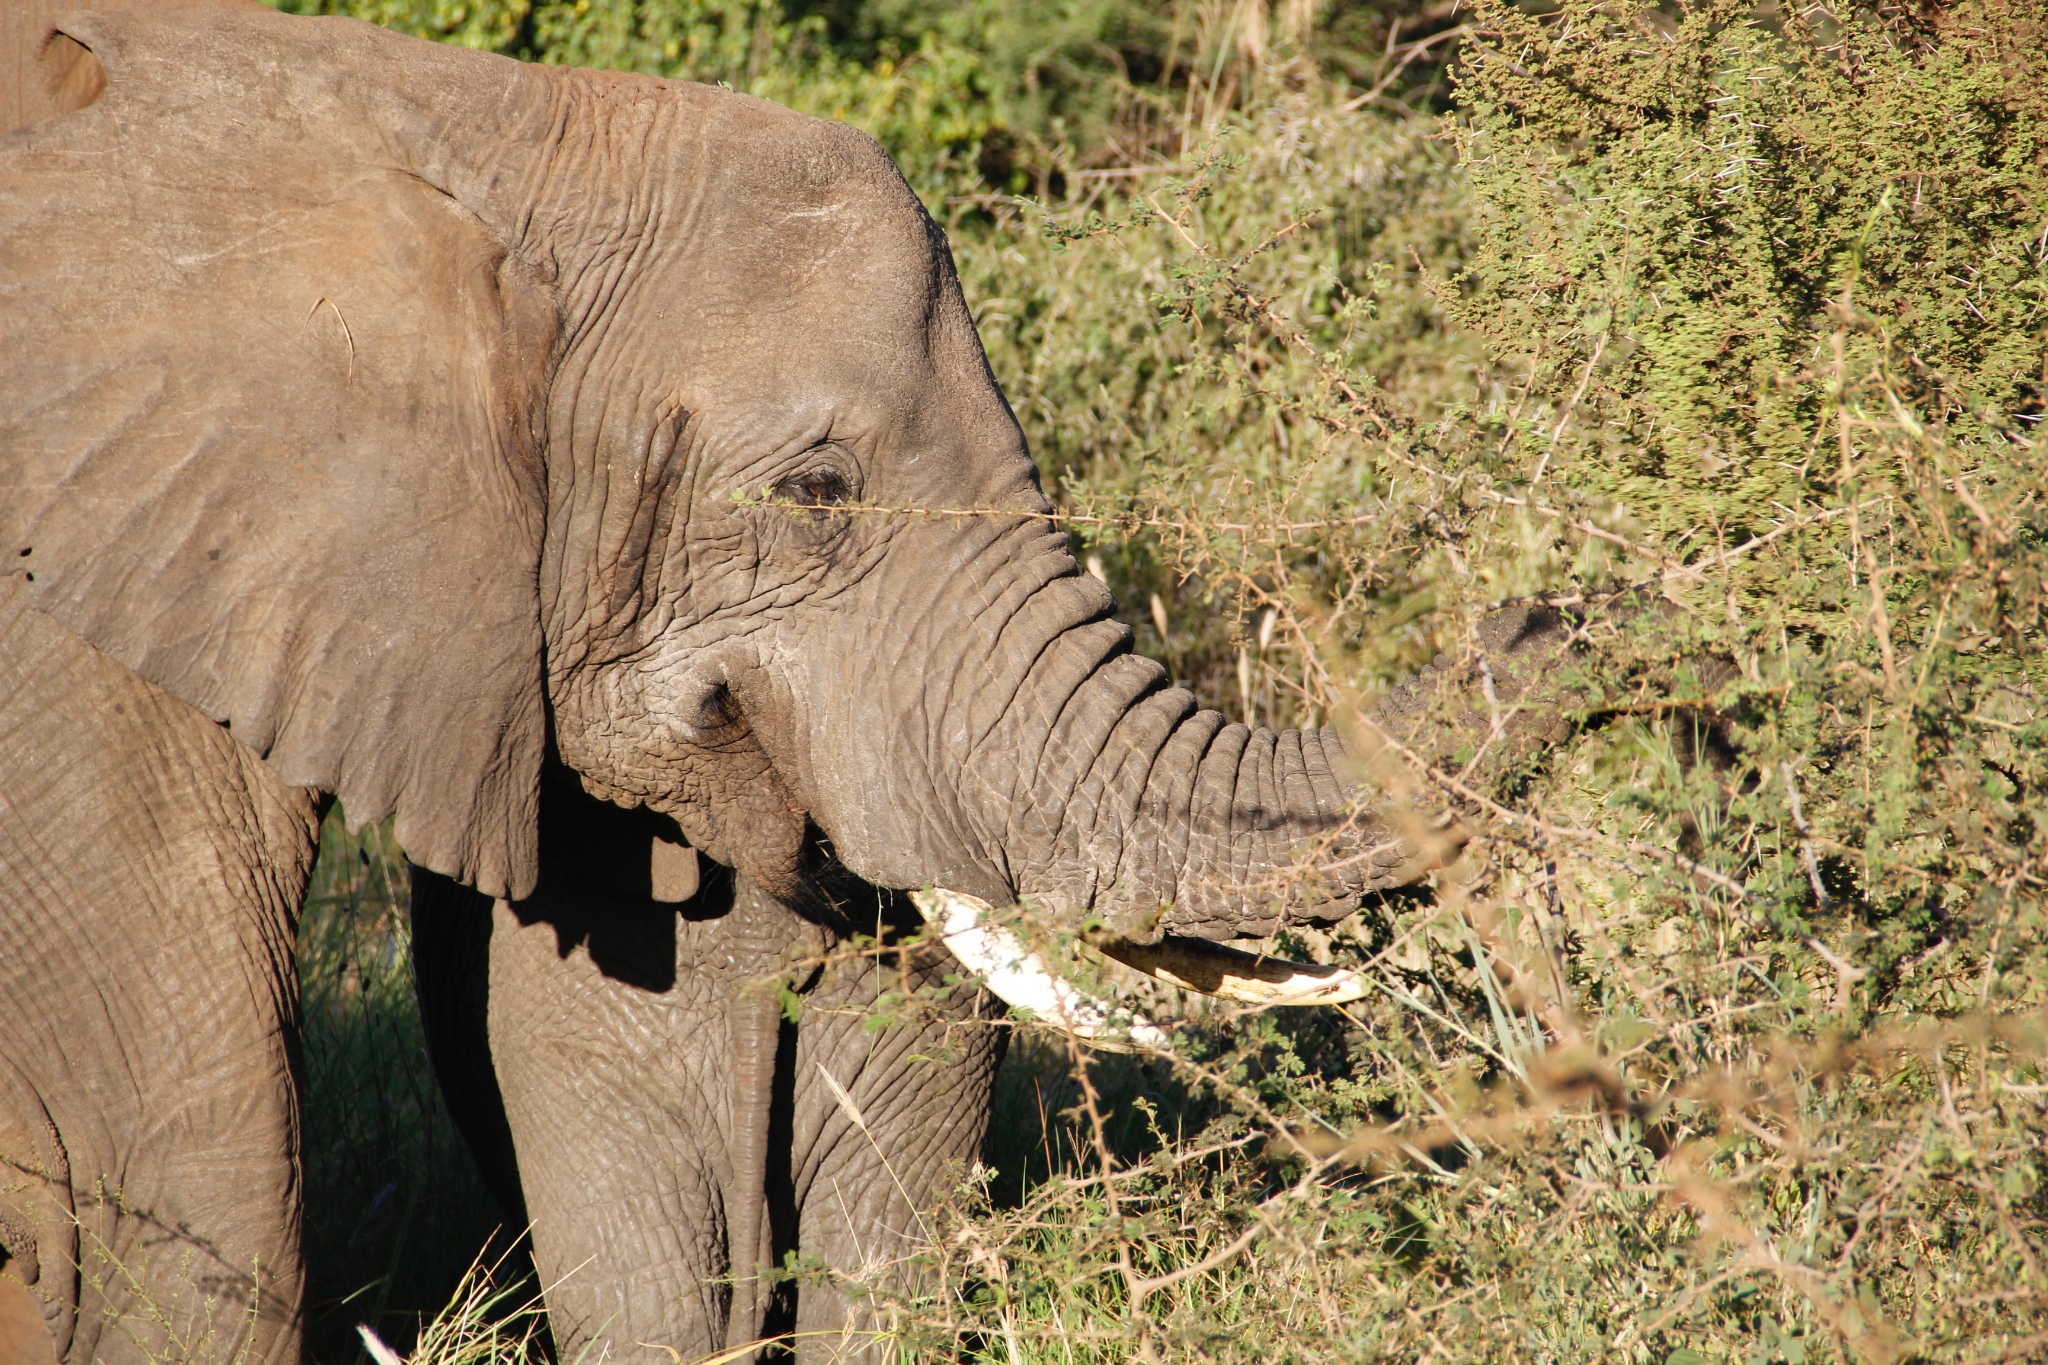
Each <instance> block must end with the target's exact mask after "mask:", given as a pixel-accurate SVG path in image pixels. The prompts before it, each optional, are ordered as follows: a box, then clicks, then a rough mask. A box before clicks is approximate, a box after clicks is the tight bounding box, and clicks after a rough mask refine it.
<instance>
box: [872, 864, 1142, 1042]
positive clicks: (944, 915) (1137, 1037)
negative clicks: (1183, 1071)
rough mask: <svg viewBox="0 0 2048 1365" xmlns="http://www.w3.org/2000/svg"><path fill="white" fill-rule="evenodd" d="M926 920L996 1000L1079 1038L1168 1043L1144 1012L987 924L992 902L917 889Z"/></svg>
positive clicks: (914, 898)
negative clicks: (1064, 975) (1063, 972)
mask: <svg viewBox="0 0 2048 1365" xmlns="http://www.w3.org/2000/svg"><path fill="white" fill-rule="evenodd" d="M910 899H911V901H912V902H913V903H914V904H915V905H916V906H917V909H918V913H919V914H921V915H923V916H924V919H925V923H927V924H929V925H931V926H932V927H933V928H935V929H937V930H938V931H939V937H940V938H942V939H944V940H945V943H946V947H947V948H949V949H951V950H952V953H953V956H954V957H957V958H959V959H960V965H961V966H963V967H965V968H967V969H968V970H969V971H971V972H973V973H975V974H976V975H977V976H979V977H981V979H982V980H983V982H984V983H985V984H986V985H987V986H988V988H989V990H990V991H991V992H993V993H994V994H995V996H996V998H997V999H998V1000H1001V1001H1002V1002H1003V1003H1004V1004H1006V1005H1014V1006H1016V1007H1017V1008H1018V1009H1024V1010H1029V1011H1031V1013H1032V1014H1033V1015H1035V1016H1036V1017H1038V1018H1040V1019H1043V1020H1044V1021H1045V1022H1047V1023H1049V1024H1051V1025H1053V1026H1054V1027H1055V1028H1059V1029H1063V1030H1064V1031H1066V1032H1068V1033H1071V1034H1072V1035H1074V1036H1075V1037H1076V1038H1085V1039H1088V1040H1090V1041H1094V1042H1102V1043H1105V1044H1108V1045H1114V1044H1116V1043H1118V1042H1122V1041H1124V1040H1125V1039H1128V1040H1129V1041H1130V1042H1132V1043H1135V1044H1138V1045H1140V1046H1143V1047H1165V1046H1166V1041H1167V1040H1166V1033H1165V1031H1164V1030H1162V1029H1161V1028H1160V1027H1159V1026H1158V1025H1157V1024H1154V1023H1153V1022H1152V1021H1151V1020H1149V1019H1147V1018H1145V1016H1143V1015H1142V1014H1137V1013H1134V1012H1132V1011H1130V1010H1125V1009H1119V1008H1117V1007H1115V1006H1112V1005H1110V1004H1109V1003H1108V1002H1107V1001H1103V1000H1098V999H1096V998H1095V997H1094V996H1092V995H1088V994H1085V993H1084V992H1082V991H1080V990H1078V989H1077V988H1075V987H1074V986H1072V985H1069V984H1068V983H1067V982H1065V981H1063V980H1061V979H1060V978H1059V977H1058V976H1056V975H1054V974H1053V971H1052V969H1051V968H1050V967H1048V966H1047V965H1046V962H1045V959H1044V958H1043V957H1041V956H1039V955H1038V954H1037V953H1034V952H1032V951H1031V949H1029V948H1028V947H1026V946H1025V945H1024V941H1023V940H1022V939H1020V938H1018V937H1017V935H1016V934H1014V933H1012V932H1011V931H1010V930H1009V929H1008V928H1006V927H1004V926H1003V925H1000V924H994V923H991V922H989V920H988V915H989V911H990V906H989V903H988V902H987V901H985V900H980V899H978V898H976V897H974V896H969V895H964V894H962V893H961V892H958V891H947V890H945V889H944V888H942V887H940V888H934V889H933V890H931V891H913V892H911V893H910Z"/></svg>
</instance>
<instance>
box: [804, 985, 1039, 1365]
mask: <svg viewBox="0 0 2048 1365" xmlns="http://www.w3.org/2000/svg"><path fill="white" fill-rule="evenodd" d="M903 958H904V959H908V960H901V959H899V957H898V956H897V955H889V956H886V957H883V958H880V959H877V958H874V957H862V958H857V959H847V960H842V961H839V962H835V963H833V964H832V966H831V967H829V968H828V969H827V971H826V973H825V974H824V976H823V978H822V979H821V980H820V981H819V982H818V984H817V986H816V987H815V988H814V989H813V990H812V991H811V992H810V994H808V995H807V996H806V997H805V1001H804V1009H803V1014H802V1022H801V1024H800V1026H799V1027H798V1029H797V1032H796V1049H795V1066H794V1075H793V1077H792V1080H793V1089H794V1095H793V1103H792V1120H793V1122H792V1137H793V1142H792V1146H791V1164H792V1175H793V1185H794V1192H795V1195H796V1198H797V1200H798V1202H799V1210H800V1211H799V1218H798V1227H797V1235H796V1246H797V1248H798V1249H799V1251H800V1252H801V1255H802V1258H803V1259H804V1260H805V1261H809V1262H814V1263H815V1262H823V1264H824V1265H825V1266H826V1267H829V1270H830V1279H829V1280H824V1279H819V1278H810V1279H807V1280H806V1281H805V1282H804V1283H803V1285H802V1287H801V1289H800V1290H799V1292H798V1294H797V1313H796V1323H795V1325H796V1331H797V1337H796V1348H797V1349H796V1354H797V1358H798V1359H799V1360H800V1361H806V1362H809V1361H819V1362H822V1361H828V1360H830V1361H843V1360H850V1359H870V1358H872V1359H876V1360H887V1359H894V1358H895V1356H894V1353H893V1351H892V1349H891V1347H890V1345H889V1341H888V1334H889V1331H890V1327H891V1318H892V1313H891V1310H890V1308H889V1303H890V1301H891V1300H892V1299H893V1298H895V1297H896V1296H900V1295H902V1294H905V1293H915V1292H917V1291H918V1289H919V1288H920V1286H921V1284H922V1282H923V1280H924V1276H923V1274H922V1270H921V1267H920V1266H919V1264H918V1258H919V1256H920V1255H921V1253H922V1252H923V1251H924V1249H925V1248H926V1247H928V1246H929V1245H930V1244H931V1242H932V1240H933V1230H932V1227H931V1225H930V1222H929V1219H930V1218H931V1216H932V1211H933V1210H934V1208H936V1207H937V1205H938V1204H939V1203H940V1202H941V1201H942V1200H943V1199H944V1197H945V1195H946V1193H947V1192H948V1190H949V1188H951V1186H952V1185H953V1184H954V1183H955V1182H957V1181H959V1180H960V1179H962V1178H963V1177H964V1176H965V1175H966V1174H967V1172H968V1171H969V1170H970V1169H971V1168H972V1166H973V1165H974V1164H975V1163H976V1162H977V1161H978V1159H979V1158H980V1156H981V1154H982V1144H983V1141H984V1139H985V1137H986V1135H987V1131H988V1121H989V1110H990V1104H991V1101H992V1098H993V1095H994V1090H995V1076H996V1069H997V1067H998V1066H999V1065H1000V1064H1001V1062H1002V1056H1003V1049H1004V1044H1005V1042H1006V1041H1007V1038H1008V1033H1007V1031H1006V1030H1004V1029H1003V1028H1001V1027H1000V1026H997V1025H996V1024H994V1022H993V1020H994V1019H995V1018H996V1017H998V1016H999V1015H1000V1013H1001V1006H1000V1005H999V1004H997V1003H996V1002H994V1000H993V999H992V997H990V996H988V995H987V994H986V993H985V992H982V991H979V990H966V991H962V990H961V989H960V988H958V987H956V988H955V989H954V990H953V991H951V992H949V993H948V997H949V998H948V999H947V1000H945V1001H944V1003H940V1004H936V1005H934V1004H933V1003H931V1001H930V998H929V997H930V993H931V991H932V990H934V989H935V988H938V987H940V986H942V985H943V982H944V978H945V976H946V975H947V974H949V973H958V972H959V970H960V968H959V965H958V964H957V963H955V962H953V961H952V959H951V958H950V957H947V956H946V955H944V954H943V953H938V952H936V951H933V950H931V949H926V950H924V951H923V952H921V953H919V954H916V955H911V954H904V955H903ZM891 994H893V995H894V996H895V997H896V999H897V1000H898V1001H906V1003H903V1004H899V1005H896V1006H895V1008H897V1009H898V1010H899V1011H900V1012H901V1014H902V1017H901V1019H900V1020H892V1021H889V1022H886V1023H883V1024H882V1025H881V1026H880V1027H876V1026H874V1024H873V1022H872V1021H873V1020H874V1018H875V1012H876V1010H877V1009H879V1008H885V1007H888V1004H889V1002H884V1000H883V997H884V996H885V995H891Z"/></svg>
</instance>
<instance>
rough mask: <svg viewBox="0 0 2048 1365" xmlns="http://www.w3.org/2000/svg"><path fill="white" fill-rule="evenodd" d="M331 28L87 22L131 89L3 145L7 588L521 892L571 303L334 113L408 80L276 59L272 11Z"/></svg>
mask: <svg viewBox="0 0 2048 1365" xmlns="http://www.w3.org/2000/svg"><path fill="white" fill-rule="evenodd" d="M314 22H321V23H327V22H336V21H309V20H291V19H285V18H283V17H281V16H275V15H272V16H263V17H262V19H261V22H257V21H254V20H250V21H241V22H239V23H238V24H237V25H233V26H230V27H229V28H228V29H226V30H224V33H225V36H224V37H219V38H217V39H215V38H210V37H207V36H206V35H205V33H204V32H203V30H202V28H200V27H198V26H196V25H197V24H198V23H199V21H197V20H189V21H188V20H185V19H184V18H183V17H182V16H181V17H180V19H179V21H178V22H172V21H171V20H167V19H157V18H151V19H149V20H147V21H144V20H142V19H141V18H139V17H137V18H128V17H122V18H120V19H118V20H117V19H112V18H109V17H106V16H93V17H92V18H91V19H90V20H89V21H66V22H65V30H66V31H67V32H69V33H72V34H73V36H74V37H75V38H76V39H77V40H78V41H79V42H81V43H82V44H84V45H85V46H87V47H90V48H92V49H93V51H94V52H95V54H96V55H97V57H98V58H99V59H100V60H101V61H102V62H103V64H104V66H105V68H106V71H107V88H106V91H105V93H104V94H103V95H102V96H101V97H100V98H99V99H98V100H97V101H96V102H95V103H94V104H93V105H92V106H91V107H90V108H87V109H85V110H82V111H80V112H77V113H73V114H69V115H66V116H64V117H61V118H57V119H54V120H52V121H49V122H45V123H42V124H39V125H37V126H36V127H35V128H32V129H30V130H28V131H26V132H22V133H17V134H15V135H13V136H12V137H9V138H4V139H0V300H4V302H0V394H5V395H6V397H5V400H4V402H0V561H4V562H0V574H5V575H9V576H14V577H17V578H18V579H19V580H20V581H21V583H22V584H23V585H24V586H25V590H26V591H27V592H28V593H29V594H30V600H31V601H32V602H33V603H34V605H35V606H37V607H38V608H40V609H41V610H43V611H45V612H47V613H49V614H50V615H52V616H54V617H56V618H57V619H58V620H60V621H62V622H63V623H65V624H66V625H68V626H69V627H71V628H72V629H73V630H75V631H77V632H78V633H79V634H81V635H83V636H84V637H85V638H86V639H87V640H89V641H91V642H92V643H93V644H94V645H96V646H98V647H99V648H100V649H102V650H104V651H105V652H106V653H108V654H110V655H112V656H113V657H115V658H116V659H119V660H121V661H122V662H123V663H126V664H127V665H129V666H130V667H132V668H134V669H135V670H136V671H137V672H139V673H141V674H142V675H143V676H144V677H147V678H149V679H151V680H152V681H154V682H157V683H159V684H160V685H162V686H163V687H164V688H165V689H167V690H168V691H170V692H171V693H172V694H173V695H175V696H177V697H180V698H182V699H183V700H184V701H186V702H188V703H190V704H191V705H193V706H194V707H197V708H198V709H199V710H201V711H203V712H204V713H206V714H207V715H208V716H211V717H213V718H214V719H215V720H217V721H219V722H221V723H222V724H224V725H226V726H228V727H229V728H230V730H231V732H232V733H233V734H234V735H235V736H236V737H237V738H238V739H240V740H242V741H244V742H245V743H247V744H249V745H250V746H251V747H253V748H254V749H256V750H257V751H258V752H260V753H262V754H263V755H264V756H265V757H266V759H267V760H268V762H269V763H270V765H271V767H272V768H273V769H274V770H275V771H276V772H277V774H278V775H279V776H280V777H281V778H283V779H284V781H286V782H288V783H291V784H294V785H300V786H308V787H318V788H321V789H324V790H327V791H332V792H334V793H335V794H337V795H338V796H339V797H340V798H341V800H342V802H343V804H344V808H345V809H346V811H347V813H348V815H349V816H350V817H351V819H352V820H354V821H358V822H360V821H364V820H374V819H380V818H382V817H383V816H384V815H386V814H387V813H389V812H391V811H393V810H396V811H397V812H398V827H397V828H398V836H399V839H400V841H401V842H402V843H403V845H404V846H405V849H406V852H407V853H408V854H409V855H410V856H411V857H412V859H413V860H414V861H415V862H418V863H420V864H422V865H424V866H426V867H429V868H432V869H433V870H435V871H438V872H442V873H445V874H447V875H449V876H453V877H455V878H457V879H459V880H461V881H464V882H467V883H469V884H470V885H473V886H475V887H477V888H478V889H480V890H482V891H485V892H487V893H490V894H493V895H514V896H517V895H523V894H524V893H526V892H527V891H528V890H530V889H531V887H532V884H533V880H534V871H535V862H536V857H535V838H536V819H537V809H538V788H539V775H540V765H541V757H542V754H543V751H544V749H545V734H544V727H545V721H544V716H543V705H542V672H541V648H542V646H541V631H540V606H539V599H538V587H537V582H538V564H539V556H540V541H541V528H542V520H543V518H542V506H541V500H542V497H543V492H542V479H541V475H540V468H539V450H538V443H539V437H538V436H537V434H536V431H537V428H536V426H535V421H534V418H533V415H532V414H533V413H534V411H535V409H536V407H537V405H538V394H539V392H540V390H541V388H542V386H543V384H544V382H545V367H546V365H547V363H548V357H549V355H550V353H551V349H552V345H553V337H554V326H555V323H554V318H555V313H554V310H553V304H552V301H551V298H550V296H549V294H548V292H547V290H546V289H545V288H544V287H543V286H542V285H540V284H539V283H538V282H537V281H535V280H534V279H533V278H532V277H531V273H530V272H529V271H528V270H527V269H526V268H525V267H524V266H523V265H522V264H521V263H520V262H519V260H518V259H517V258H516V257H513V256H509V255H508V254H507V253H506V252H505V250H504V249H503V248H502V247H501V245H500V244H499V242H498V241H497V239H496V238H495V237H494V236H493V235H492V234H491V233H490V232H488V231H487V230H485V228H484V227H483V225H482V224H481V223H479V221H478V220H477V219H476V218H475V217H474V216H473V215H471V214H470V213H469V212H468V211H467V210H465V209H463V208H462V207H461V206H460V205H458V204H457V203H456V202H455V201H454V200H452V199H450V198H449V197H448V196H447V195H445V194H443V193H441V192H440V191H439V190H436V189H434V188H433V187H431V186H429V185H428V184H426V183H425V182H423V181H422V180H420V179H418V178H416V177H415V176H413V175H410V174H406V173H404V172H403V171H401V170H399V169H397V168H394V167H392V166H391V165H389V164H388V163H389V153H388V152H387V151H386V150H385V147H386V145H387V141H388V140H387V139H386V137H385V135H383V134H380V133H379V132H378V131H377V130H375V129H371V128H366V127H363V126H361V125H360V123H355V122H352V121H351V119H350V118H349V117H348V116H347V113H346V109H345V107H343V106H341V105H339V104H338V103H336V99H337V98H338V97H336V96H334V94H333V92H335V91H345V90H347V89H348V86H347V85H346V83H345V81H347V80H355V81H366V80H377V79H382V78H383V76H382V75H381V74H380V73H373V72H356V73H352V74H351V73H338V74H340V75H341V76H342V77H343V78H344V79H342V80H333V81H322V80H320V79H316V78H309V77H308V76H307V74H306V73H305V72H304V71H303V70H302V69H294V70H292V74H291V76H290V77H289V78H286V77H285V76H281V75H279V74H278V73H279V72H281V71H285V70H287V69H290V68H288V67H287V64H284V63H281V62H279V61H278V60H276V54H275V53H268V52H265V51H262V50H260V48H261V43H260V42H259V41H258V40H259V39H260V38H261V36H262V32H261V31H262V30H263V27H264V25H265V24H301V23H314ZM252 34H253V35H256V36H255V37H254V38H251V37H250V36H249V35H252ZM181 35H182V36H181ZM195 35H197V36H196V37H195ZM199 38H205V41H199V40H198V39H199ZM392 41H396V40H392ZM238 44H239V45H240V47H238V46H237V45H238ZM181 45H182V47H181ZM420 46H421V47H422V48H426V47H429V46H430V45H427V44H420ZM241 47H246V48H248V49H249V50H247V51H244V50H241ZM330 74H337V73H330ZM315 75H316V76H317V73H315ZM392 78H393V79H402V78H403V77H402V74H393V76H392ZM308 92H310V93H308ZM319 99H327V100H328V101H329V103H328V104H327V105H320V104H318V103H317V100H319ZM308 101H315V102H310V103H309V102H308Z"/></svg>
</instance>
